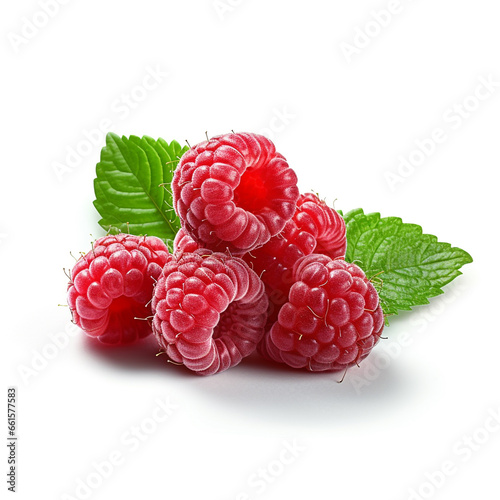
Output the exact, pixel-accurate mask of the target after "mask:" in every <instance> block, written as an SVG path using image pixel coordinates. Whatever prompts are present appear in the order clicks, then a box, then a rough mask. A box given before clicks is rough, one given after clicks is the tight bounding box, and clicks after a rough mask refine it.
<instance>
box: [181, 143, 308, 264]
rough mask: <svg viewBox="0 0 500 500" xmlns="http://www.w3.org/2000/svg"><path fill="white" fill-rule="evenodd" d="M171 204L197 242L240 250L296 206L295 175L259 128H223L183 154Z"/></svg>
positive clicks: (268, 233)
mask: <svg viewBox="0 0 500 500" xmlns="http://www.w3.org/2000/svg"><path fill="white" fill-rule="evenodd" d="M172 192H173V200H174V207H175V209H176V212H177V214H178V215H179V217H180V219H181V224H182V227H183V228H184V230H185V231H186V233H187V234H189V236H191V237H192V238H193V239H194V240H195V241H196V242H197V243H199V244H200V245H201V246H206V247H208V248H211V249H213V250H220V251H225V250H226V249H228V250H229V251H230V252H231V253H233V254H237V255H241V254H243V253H245V252H248V251H251V250H253V249H255V248H258V247H260V246H262V245H263V244H264V243H266V242H267V241H269V239H270V238H271V237H272V236H274V235H276V234H278V233H279V232H280V231H282V229H283V228H284V227H285V224H286V222H287V221H288V220H290V219H291V217H292V216H293V214H294V212H295V204H296V202H297V199H298V196H299V192H298V189H297V176H296V175H295V172H294V171H293V170H292V169H291V168H290V167H289V166H288V163H287V162H286V160H285V158H284V157H283V156H282V155H280V154H279V153H277V152H276V149H275V147H274V144H273V143H272V142H271V141H270V140H269V139H267V138H265V137H263V136H261V135H257V134H246V133H240V134H234V133H233V134H226V135H221V136H218V137H215V138H213V139H210V140H209V141H205V142H202V143H201V144H198V145H197V146H195V147H194V148H192V149H190V150H189V151H187V152H186V153H185V154H184V155H183V156H182V158H181V160H180V162H179V165H178V167H177V169H176V171H175V174H174V178H173V181H172Z"/></svg>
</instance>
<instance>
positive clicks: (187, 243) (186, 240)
mask: <svg viewBox="0 0 500 500" xmlns="http://www.w3.org/2000/svg"><path fill="white" fill-rule="evenodd" d="M198 248H200V245H198V243H196V241H194V240H193V238H191V236H189V234H187V233H186V231H184V229H182V227H181V228H180V229H179V231H177V234H176V235H175V239H174V253H184V252H194V251H195V250H198Z"/></svg>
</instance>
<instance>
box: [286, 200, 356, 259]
mask: <svg viewBox="0 0 500 500" xmlns="http://www.w3.org/2000/svg"><path fill="white" fill-rule="evenodd" d="M297 205H298V207H299V211H298V212H297V213H296V214H295V216H294V217H293V219H294V220H295V222H296V223H297V226H298V227H300V228H301V229H302V230H303V231H309V232H310V233H311V234H312V235H313V236H314V237H315V238H316V241H317V243H318V244H317V245H316V248H315V249H314V253H322V254H324V255H328V257H331V258H332V259H337V258H339V257H340V258H344V257H345V251H346V248H347V239H346V228H345V222H344V219H343V218H342V217H341V216H340V214H338V213H337V212H336V211H335V210H334V209H333V208H331V207H329V206H328V205H327V204H326V203H325V202H324V201H323V200H320V199H319V198H318V196H316V195H315V194H313V193H307V194H303V195H301V196H300V198H299V201H298V202H297Z"/></svg>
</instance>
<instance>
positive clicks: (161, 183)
mask: <svg viewBox="0 0 500 500" xmlns="http://www.w3.org/2000/svg"><path fill="white" fill-rule="evenodd" d="M187 150H188V148H187V146H185V147H181V146H180V144H179V143H178V142H176V141H172V142H171V143H170V144H169V143H168V142H166V141H164V140H163V139H158V140H156V141H155V140H154V139H152V138H151V137H147V136H144V137H142V138H140V137H137V136H130V137H129V138H127V137H122V138H120V137H119V136H117V135H116V134H113V133H109V134H108V135H107V136H106V146H105V147H104V148H103V149H102V151H101V160H100V162H99V163H98V164H97V167H96V172H97V177H96V178H95V179H94V191H95V196H96V199H95V201H94V206H95V208H96V210H97V211H98V212H99V214H100V215H101V217H102V218H101V220H100V221H99V224H100V225H101V226H102V227H103V228H104V229H106V230H110V231H112V232H113V231H114V232H116V231H121V232H130V233H131V234H137V235H142V234H147V235H148V236H158V237H159V238H163V239H173V238H174V237H175V234H176V233H177V231H178V230H179V227H180V223H179V219H178V217H177V215H176V214H175V212H174V210H173V208H172V192H171V190H170V183H171V181H172V177H173V172H174V170H175V167H176V166H177V163H178V161H179V159H180V157H181V156H182V155H183V154H184V153H185V152H186V151H187Z"/></svg>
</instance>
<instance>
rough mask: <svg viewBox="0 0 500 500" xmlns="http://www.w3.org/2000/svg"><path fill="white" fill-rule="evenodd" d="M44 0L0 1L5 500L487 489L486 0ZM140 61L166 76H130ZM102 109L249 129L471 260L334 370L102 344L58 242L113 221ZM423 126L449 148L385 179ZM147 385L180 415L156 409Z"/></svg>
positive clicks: (492, 443) (345, 200) (491, 289)
mask: <svg viewBox="0 0 500 500" xmlns="http://www.w3.org/2000/svg"><path fill="white" fill-rule="evenodd" d="M41 3H42V2H37V1H34V0H23V1H17V2H3V4H2V8H1V10H2V12H1V14H0V26H1V33H2V43H1V47H0V51H1V60H2V75H3V76H2V78H1V83H0V85H1V93H0V99H1V117H2V125H1V126H2V130H1V137H2V155H1V158H2V160H1V162H2V165H1V167H0V168H1V170H0V171H1V183H0V190H1V191H0V203H1V207H0V213H1V219H0V234H1V246H0V262H1V278H0V282H1V300H0V306H1V308H2V309H1V321H2V349H1V352H2V372H3V373H2V377H3V379H2V380H3V388H4V389H3V390H6V388H7V386H8V385H15V386H17V387H18V412H19V416H18V435H19V442H18V458H19V474H18V498H22V499H33V498H41V499H63V498H66V499H67V498H83V496H85V494H86V495H87V496H88V497H89V498H92V499H94V498H95V499H105V498H106V499H109V498H151V499H156V498H170V497H171V498H189V499H191V498H203V499H217V500H221V499H224V500H225V499H228V500H232V499H236V498H240V499H243V498H252V499H253V498H259V499H262V500H264V499H267V498H287V499H299V498H334V497H335V498H337V497H338V498H346V499H351V498H353V499H354V498H356V499H357V498H371V499H376V500H378V499H380V500H382V499H383V500H391V499H407V498H410V497H411V498H414V499H415V498H437V499H453V500H455V499H462V498H463V499H465V498H473V497H474V498H476V497H479V498H483V497H484V498H498V496H499V495H500V487H499V483H498V478H497V476H498V462H499V453H500V432H498V431H499V428H500V424H498V423H497V424H494V423H493V417H489V415H493V414H495V413H496V415H497V418H499V417H498V413H499V411H500V408H499V405H500V399H499V392H498V380H499V376H500V365H499V363H498V352H499V348H500V340H499V333H500V332H499V328H498V325H499V322H498V314H499V312H498V300H499V292H498V290H499V286H498V270H497V269H496V268H495V267H494V266H495V262H496V261H497V260H498V259H497V254H498V251H497V249H496V247H495V244H496V243H497V242H498V235H497V231H498V222H497V220H498V216H497V211H498V209H497V203H496V202H495V201H496V200H497V199H498V173H497V172H498V165H499V160H500V152H499V148H498V144H499V140H498V137H499V132H500V97H499V96H498V94H500V87H499V86H498V85H499V83H496V87H495V85H494V84H493V87H492V89H491V91H490V93H489V95H487V94H488V93H487V92H486V91H485V89H484V88H479V95H480V96H481V97H482V99H483V100H481V101H478V100H477V99H475V98H474V97H473V96H474V94H475V92H476V90H477V88H478V85H480V81H481V79H485V80H488V79H489V80H490V81H492V82H500V58H499V48H500V31H499V29H498V19H499V15H500V10H499V8H498V5H497V3H496V2H493V1H491V0H474V1H472V0H469V1H461V2H457V1H456V0H455V1H454V0H441V1H439V2H436V1H431V0H414V1H410V0H401V2H399V6H398V2H397V1H396V2H394V1H393V2H389V1H388V0H387V1H379V0H377V1H375V0H374V1H356V2H343V1H342V2H341V1H319V0H316V1H314V0H312V1H309V2H296V1H290V0H287V1H285V0H279V1H269V0H268V1H266V0H242V1H238V0H222V1H220V2H219V4H218V5H219V8H216V7H214V3H213V2H212V0H196V1H186V2H181V1H177V2H172V1H169V2H160V1H153V0H142V1H140V2H138V1H137V2H132V1H128V0H127V1H124V0H120V1H119V0H108V1H98V0H86V1H85V2H84V1H83V0H81V1H77V0H73V1H71V0H70V1H67V2H66V4H65V5H62V3H57V5H58V7H57V8H54V7H52V13H51V17H50V18H47V16H45V15H44V14H40V12H43V11H42V10H41V7H40V4H41ZM49 3H50V2H49ZM389 7H391V8H392V10H393V12H394V11H397V12H395V13H393V14H391V15H390V18H389V19H388V18H387V14H382V15H381V16H378V19H379V21H374V14H373V12H375V13H377V12H380V11H381V10H386V9H388V8H389ZM394 7H395V8H394ZM55 10H57V12H55ZM32 21H33V22H36V23H37V24H38V25H39V26H40V27H36V26H34V27H33V26H31V27H30V26H29V24H30V23H31V22H32ZM367 23H368V24H367ZM381 23H384V24H385V26H383V27H381ZM43 24H44V25H43ZM41 25H43V26H41ZM366 29H367V30H368V31H369V33H370V35H369V37H368V38H366V36H363V35H362V32H363V31H365V30H366ZM347 44H351V49H350V50H351V52H350V56H349V55H348V52H349V48H348V45H347ZM355 44H357V45H355ZM362 45H364V47H361V46H362ZM353 47H354V49H353ZM148 68H149V71H151V70H154V69H155V68H157V69H158V70H159V72H160V73H159V74H162V73H167V72H168V76H165V75H163V76H158V79H159V80H161V81H160V82H158V83H157V85H156V88H154V89H152V88H151V87H152V86H153V85H152V81H151V80H147V83H148V87H150V90H146V91H144V90H141V89H140V88H138V87H140V86H141V85H142V82H143V80H144V78H145V77H146V75H147V74H148ZM124 95H125V96H126V95H132V96H135V97H136V98H137V99H138V100H139V101H140V102H137V100H133V101H132V102H131V104H128V105H126V104H124V102H125V101H123V99H126V97H123V96H124ZM132 99H134V97H132ZM464 101H465V104H466V107H467V108H468V109H469V111H466V112H465V113H464V115H463V117H462V118H457V116H459V115H458V113H459V111H458V110H459V109H460V108H459V107H460V106H462V105H463V103H464ZM454 106H459V107H458V108H454ZM466 114H467V117H465V115H466ZM102 120H104V121H105V123H106V121H107V122H108V128H111V129H112V130H113V131H114V132H116V133H118V134H125V135H129V134H136V135H150V136H153V137H155V138H156V137H159V136H161V137H164V138H165V139H167V140H171V139H177V140H178V141H179V142H184V140H185V139H187V140H189V142H190V143H191V144H195V143H196V142H199V141H201V140H203V139H204V134H205V131H206V130H208V133H209V134H210V135H216V134H219V133H225V132H228V131H230V130H231V129H234V130H237V131H251V132H263V131H264V132H265V133H266V134H267V135H269V136H270V137H271V138H272V139H273V140H274V141H275V143H276V145H277V149H278V150H279V151H280V152H281V153H282V154H284V155H285V156H286V157H287V159H288V160H289V163H290V165H291V166H292V167H293V168H294V169H295V170H296V172H297V173H298V175H299V179H300V187H301V189H302V190H303V191H305V190H310V189H314V190H316V191H319V192H320V194H321V196H323V197H326V199H327V200H328V201H329V202H331V203H333V200H334V199H337V201H336V207H337V208H340V209H344V210H349V209H352V208H356V207H360V206H361V207H363V208H364V209H365V210H366V211H379V212H381V213H382V215H383V216H391V215H395V216H400V217H402V218H403V220H404V221H406V222H415V223H418V224H420V225H422V227H423V229H424V231H425V232H427V233H431V234H436V235H437V236H438V237H439V238H440V240H441V241H447V242H450V243H452V244H453V245H454V246H458V247H461V248H464V249H466V250H467V251H468V252H470V253H471V255H472V256H473V258H474V263H473V264H471V265H468V266H466V267H465V268H464V269H463V270H464V275H463V276H461V277H459V278H458V279H457V280H456V281H455V282H454V283H453V284H452V285H450V286H448V287H446V293H445V294H444V295H443V296H441V297H438V298H436V299H433V300H432V303H431V305H430V306H426V307H421V308H418V309H416V310H415V311H414V312H412V313H411V314H403V315H401V316H400V317H398V318H397V319H394V320H393V321H392V324H391V326H390V327H389V328H387V329H386V335H387V336H388V339H387V340H385V341H383V342H381V343H380V344H379V345H378V346H377V347H376V349H375V350H374V352H373V353H372V355H371V356H370V357H369V358H368V359H367V360H366V361H365V362H364V363H363V364H362V365H361V367H360V368H356V369H353V370H351V371H350V372H348V374H347V376H346V379H345V380H344V382H343V383H342V384H338V383H337V380H339V378H340V375H339V374H310V373H302V372H295V371H293V370H281V369H276V368H275V367H273V366H272V365H269V364H261V363H260V362H259V361H258V360H249V361H247V362H244V363H242V364H241V365H240V366H238V367H236V368H234V369H232V370H229V371H227V372H225V373H223V374H220V375H216V376H213V377H208V378H201V377H197V376H194V375H192V374H191V373H189V372H187V371H186V370H184V369H183V368H179V367H175V366H173V365H170V364H166V363H165V359H164V358H162V357H161V356H160V357H155V353H156V351H157V348H156V347H155V346H154V344H153V343H152V342H144V343H143V344H141V345H137V346H134V347H133V348H125V349H117V350H109V349H100V348H98V347H96V346H95V345H94V344H93V343H91V342H88V341H87V340H86V339H85V338H84V336H83V335H82V334H81V333H80V332H77V335H72V336H69V334H68V333H67V332H68V331H70V330H69V311H68V310H67V308H64V307H58V305H57V304H58V303H65V300H66V298H65V288H66V283H67V279H66V277H65V276H64V274H63V271H62V268H63V267H66V268H68V267H71V266H72V264H73V263H74V261H73V259H72V257H71V256H70V255H69V252H70V251H72V252H73V253H74V254H76V255H78V252H79V251H88V250H89V249H90V241H91V239H92V237H91V236H90V235H91V234H92V235H93V237H98V236H101V235H102V234H103V231H102V229H100V227H99V226H98V224H97V221H98V214H97V213H96V212H95V211H94V208H93V206H92V201H93V199H94V198H93V196H94V195H93V186H92V180H93V177H94V174H95V164H96V162H97V161H98V159H99V152H100V148H101V147H102V145H103V144H104V138H103V135H102V134H101V133H100V132H96V131H95V130H96V129H97V128H98V127H99V126H100V124H101V123H102ZM109 122H111V123H112V126H109ZM436 128H440V129H442V130H443V132H444V134H445V137H446V140H443V141H442V143H441V144H438V145H437V146H435V147H434V150H433V151H432V152H431V154H430V155H429V156H428V157H426V158H425V161H422V162H420V163H421V164H420V165H418V166H417V167H415V168H414V170H413V172H410V170H408V169H407V170H406V171H405V172H404V174H405V175H406V177H401V178H400V179H399V181H401V182H399V183H398V184H397V185H396V186H393V188H391V185H390V183H389V182H388V180H387V172H392V173H394V174H397V172H398V171H397V168H398V165H399V163H400V159H398V158H399V157H400V155H402V156H403V157H406V158H408V157H409V156H410V154H411V153H412V151H413V150H414V149H416V147H417V146H416V144H415V141H416V140H421V141H422V140H426V139H428V138H430V137H431V136H432V134H433V131H434V129H436ZM92 131H93V132H92ZM86 135H89V136H90V137H91V139H92V140H93V141H95V144H90V143H87V144H85V141H86ZM76 149H79V150H80V151H81V152H83V153H82V154H81V155H80V158H79V159H78V158H77V159H76V160H75V158H73V159H72V160H71V158H70V162H71V165H68V155H70V156H71V154H70V153H68V151H70V150H76ZM431 149H432V148H431ZM413 156H414V158H417V160H418V158H419V155H418V153H416V154H414V155H413ZM62 165H66V167H67V169H66V170H62V172H63V173H62V174H61V166H62ZM398 175H399V174H398ZM54 336H57V337H54ZM54 338H58V339H59V344H60V345H61V346H62V347H60V348H57V347H54V340H53V339H54ZM48 357H51V358H52V359H47V358H48ZM29 370H31V371H29ZM23 373H24V375H23ZM157 398H160V399H161V400H165V398H170V401H171V402H172V404H175V405H176V406H177V409H175V410H174V411H173V413H172V414H171V415H170V416H169V418H168V419H166V420H165V422H162V423H158V424H157V423H155V421H154V420H152V418H153V417H154V416H156V417H158V416H160V410H156V409H155V408H157V402H155V401H156V400H157ZM1 425H2V426H4V427H3V429H4V430H2V432H3V433H6V426H7V423H6V422H5V421H2V424H1ZM134 426H137V427H141V426H142V427H143V430H142V431H141V432H143V437H144V441H141V442H140V444H139V445H138V446H136V445H137V443H138V441H134V440H133V439H132V438H131V436H132V434H131V433H132V432H133V429H134ZM485 426H486V427H485ZM144 431H146V432H144ZM148 433H149V434H148ZM2 435H3V434H2ZM467 436H470V439H471V441H466V440H467ZM286 443H288V445H289V446H292V447H293V446H295V447H296V448H297V450H298V451H297V452H296V454H295V455H293V454H291V453H290V452H286V451H284V450H286V446H287V445H286ZM478 443H479V444H478ZM136 447H137V449H135V448H136ZM4 450H5V451H4V452H3V453H2V456H3V455H5V457H4V458H1V460H2V461H3V462H2V463H5V464H6V461H7V457H6V454H7V448H4ZM117 453H119V454H121V457H122V460H121V461H120V463H119V464H118V465H115V466H114V469H113V471H112V472H111V474H109V477H107V478H104V479H102V478H101V477H100V476H97V474H96V472H95V468H94V465H93V463H94V462H103V461H106V460H109V456H110V454H111V455H112V456H116V455H117ZM280 457H281V458H280ZM280 460H281V461H280ZM284 462H287V463H284ZM443 462H451V465H450V464H449V463H448V467H449V469H450V468H451V470H452V471H453V472H452V473H450V474H448V475H446V476H443V475H442V474H440V473H436V471H438V470H440V469H442V467H443ZM6 467H7V466H6V465H5V466H4V468H2V470H5V471H6ZM445 468H446V466H445ZM449 469H447V471H448V472H449ZM3 477H4V478H5V476H3ZM429 477H432V478H433V479H432V480H431V479H429ZM266 478H267V479H266ZM82 481H83V482H90V483H91V489H90V490H89V491H85V487H82V486H81V484H82ZM432 481H434V483H435V485H434V486H433V485H432ZM77 485H80V488H79V489H78V488H77ZM436 485H438V486H436ZM1 488H2V489H3V490H6V488H7V484H6V483H4V482H2V486H1ZM412 490H414V491H415V492H416V493H415V494H413V493H412ZM244 494H246V495H247V497H245V495H244ZM238 495H239V496H238ZM417 495H418V496H417Z"/></svg>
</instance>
